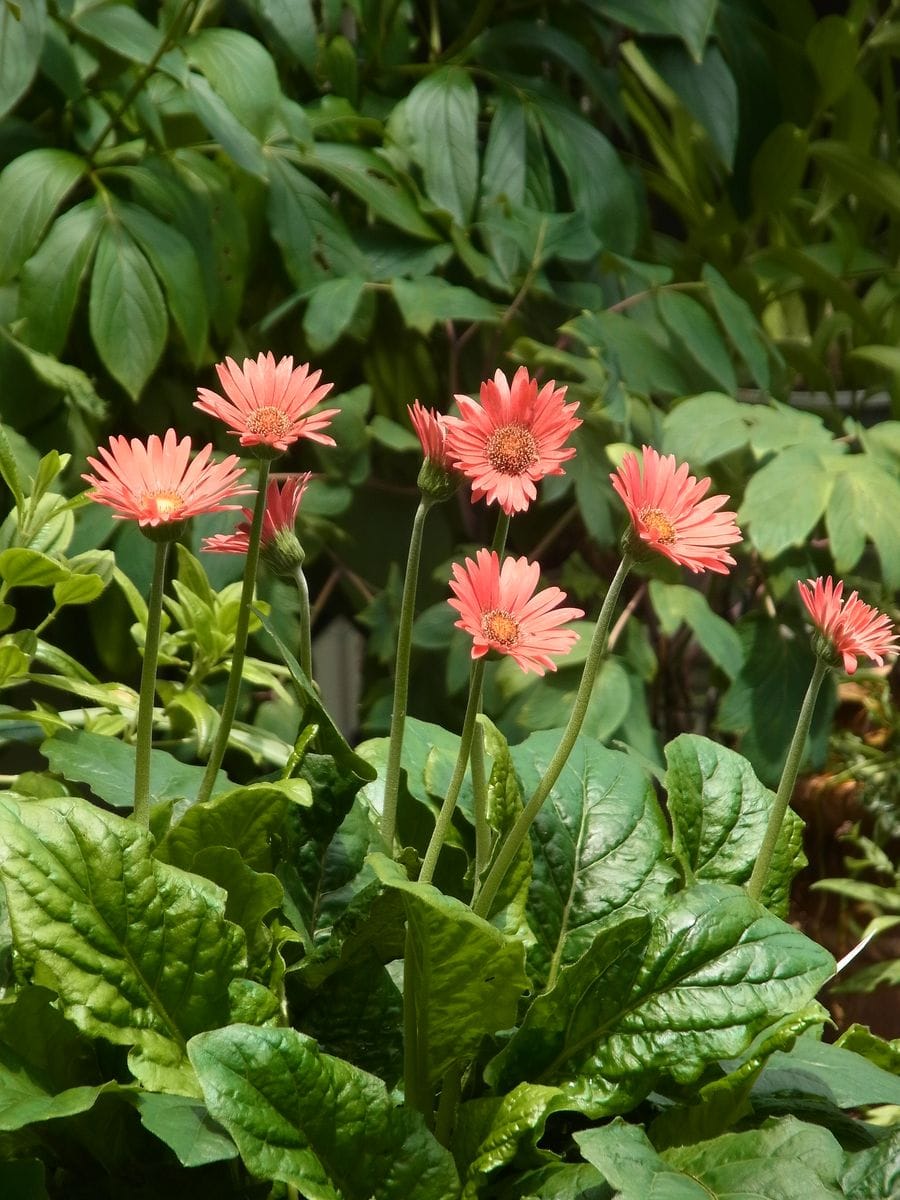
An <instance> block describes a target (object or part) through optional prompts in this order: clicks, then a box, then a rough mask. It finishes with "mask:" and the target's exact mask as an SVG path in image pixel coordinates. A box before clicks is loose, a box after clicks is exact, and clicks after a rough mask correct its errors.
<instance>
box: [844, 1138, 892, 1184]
mask: <svg viewBox="0 0 900 1200" xmlns="http://www.w3.org/2000/svg"><path fill="white" fill-rule="evenodd" d="M841 1195H842V1196H843V1197H844V1198H845V1200H885V1197H886V1196H887V1197H893V1196H897V1195H900V1129H895V1130H894V1131H893V1133H891V1134H889V1135H888V1136H887V1137H884V1138H882V1139H881V1140H880V1141H879V1142H878V1143H877V1145H875V1146H872V1147H871V1148H870V1149H868V1150H860V1151H859V1152H858V1153H857V1154H848V1155H847V1165H846V1169H845V1171H844V1174H843V1176H842V1177H841Z"/></svg>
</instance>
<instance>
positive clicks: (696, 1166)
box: [575, 1117, 843, 1200]
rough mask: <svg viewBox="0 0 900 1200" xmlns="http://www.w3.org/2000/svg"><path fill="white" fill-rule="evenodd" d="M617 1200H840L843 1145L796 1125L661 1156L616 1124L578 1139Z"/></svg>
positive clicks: (635, 1130) (634, 1129) (775, 1124)
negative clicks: (808, 1199)
mask: <svg viewBox="0 0 900 1200" xmlns="http://www.w3.org/2000/svg"><path fill="white" fill-rule="evenodd" d="M575 1140H576V1142H577V1143H578V1145H579V1147H580V1149H581V1152H582V1154H584V1156H585V1158H587V1159H588V1161H589V1162H591V1163H592V1164H593V1165H594V1166H595V1167H597V1169H598V1170H599V1171H601V1172H602V1174H603V1176H604V1178H606V1179H607V1180H608V1181H609V1183H610V1184H611V1185H612V1186H613V1187H614V1188H615V1189H616V1195H617V1196H619V1197H621V1200H646V1197H648V1196H651V1195H652V1196H653V1197H654V1200H656V1197H659V1200H726V1197H728V1198H732V1197H733V1198H735V1200H737V1198H738V1197H747V1200H749V1197H751V1196H752V1197H753V1198H754V1200H804V1198H805V1197H806V1198H808V1197H813V1196H814V1197H815V1198H816V1200H839V1198H840V1197H841V1196H842V1195H843V1193H842V1192H841V1191H840V1190H839V1176H840V1171H841V1168H842V1166H843V1163H842V1159H843V1153H842V1151H841V1147H840V1144H839V1143H838V1141H837V1140H836V1139H835V1137H834V1136H833V1135H832V1134H831V1133H829V1131H828V1130H827V1129H822V1128H820V1127H818V1126H816V1125H805V1124H804V1123H803V1122H802V1121H797V1120H795V1119H794V1118H793V1117H787V1118H786V1119H785V1120H783V1121H771V1122H767V1124H766V1125H764V1126H763V1127H762V1129H753V1130H749V1131H748V1132H746V1133H729V1134H724V1135H722V1136H721V1137H718V1138H715V1139H713V1140H712V1141H709V1142H700V1143H699V1144H698V1145H689V1146H679V1147H677V1148H675V1149H672V1150H668V1151H666V1152H665V1153H664V1154H663V1155H658V1154H657V1153H656V1151H655V1150H654V1149H653V1146H652V1145H651V1143H650V1140H649V1138H648V1137H647V1135H646V1133H644V1131H643V1129H641V1128H640V1126H637V1125H626V1124H624V1123H623V1122H621V1121H614V1122H613V1123H612V1124H611V1125H607V1126H605V1127H604V1128H602V1129H587V1130H585V1131H583V1132H582V1133H576V1134H575Z"/></svg>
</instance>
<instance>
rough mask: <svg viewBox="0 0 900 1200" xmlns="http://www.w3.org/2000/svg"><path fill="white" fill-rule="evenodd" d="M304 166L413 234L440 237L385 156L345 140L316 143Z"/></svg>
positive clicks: (403, 178)
mask: <svg viewBox="0 0 900 1200" xmlns="http://www.w3.org/2000/svg"><path fill="white" fill-rule="evenodd" d="M303 164H304V166H306V167H308V168H309V169H310V170H313V171H322V172H324V173H325V174H326V175H328V176H330V177H331V178H332V179H334V180H335V181H336V182H337V183H339V184H341V186H342V187H345V188H347V190H348V191H351V192H353V193H354V194H355V195H357V196H358V197H359V198H360V200H362V201H363V203H364V204H366V205H368V207H369V208H370V209H371V210H372V212H373V213H374V214H375V215H376V216H378V217H381V219H382V220H383V221H387V222H388V223H389V224H391V225H395V226H396V227H397V229H402V230H403V232H404V233H408V234H409V235H410V236H411V237H417V238H424V239H425V240H426V241H430V242H433V241H436V240H437V239H438V237H439V236H440V235H439V234H438V232H437V230H436V229H435V228H434V227H433V226H432V225H431V224H429V222H428V221H427V220H426V218H425V217H424V216H423V215H422V213H421V211H420V210H419V207H418V206H417V204H416V202H415V200H414V199H413V196H412V192H411V190H410V187H409V185H408V183H407V181H406V179H405V177H404V176H402V175H400V174H399V172H397V171H396V170H395V169H394V168H393V167H392V166H391V164H390V162H389V161H388V160H387V159H386V158H385V157H384V156H383V155H379V154H376V153H375V151H374V150H368V149H366V148H365V147H364V146H352V145H349V144H348V143H346V142H317V143H316V146H315V152H314V153H312V154H310V155H308V156H307V157H305V158H304V159H303Z"/></svg>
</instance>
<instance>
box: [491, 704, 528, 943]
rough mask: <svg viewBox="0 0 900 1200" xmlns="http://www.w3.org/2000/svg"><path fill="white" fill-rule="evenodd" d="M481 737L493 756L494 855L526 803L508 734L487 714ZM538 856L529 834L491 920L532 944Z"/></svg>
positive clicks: (511, 864)
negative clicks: (530, 907)
mask: <svg viewBox="0 0 900 1200" xmlns="http://www.w3.org/2000/svg"><path fill="white" fill-rule="evenodd" d="M479 724H480V726H481V737H482V738H483V741H484V748H485V751H486V753H487V754H488V755H489V756H490V758H491V760H492V766H491V773H490V776H489V777H488V781H487V812H486V816H487V822H488V825H489V827H490V828H491V830H492V831H493V834H494V838H493V843H494V844H493V851H494V855H492V856H491V863H492V861H493V857H494V856H495V855H496V854H497V853H498V852H499V849H500V847H501V845H502V843H503V841H504V839H505V838H506V836H507V834H508V833H509V831H510V830H511V829H512V827H513V826H514V825H515V823H516V821H517V820H518V818H519V816H520V815H521V813H522V809H523V807H524V805H523V800H522V789H521V786H520V785H519V780H518V778H517V776H516V771H515V767H514V766H513V761H512V755H511V754H510V752H509V746H508V745H507V742H506V738H505V737H504V736H503V734H502V733H500V731H499V730H498V729H497V727H496V726H495V725H493V724H492V722H491V721H489V720H488V719H487V717H485V716H483V715H482V716H480V717H479ZM533 865H534V858H533V855H532V850H531V839H530V838H526V839H525V841H524V842H523V843H522V845H521V847H520V848H519V850H518V851H517V853H516V855H515V857H514V858H513V860H512V862H511V863H510V864H509V867H508V869H507V872H506V875H505V876H504V879H503V882H502V883H501V885H500V887H499V889H498V891H497V894H496V896H495V897H494V902H493V904H492V906H491V911H490V912H489V913H487V914H486V915H487V917H488V920H490V922H491V924H492V925H494V926H495V927H496V928H497V929H500V930H501V932H503V933H507V934H512V935H514V936H516V937H518V938H520V939H521V940H522V942H523V943H524V944H525V945H526V946H528V945H530V944H532V943H533V941H534V936H533V934H532V932H531V930H530V928H529V926H528V919H527V916H526V907H527V902H528V891H529V888H530V887H531V882H532V868H533Z"/></svg>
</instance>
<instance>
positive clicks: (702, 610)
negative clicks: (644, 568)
mask: <svg viewBox="0 0 900 1200" xmlns="http://www.w3.org/2000/svg"><path fill="white" fill-rule="evenodd" d="M650 599H651V602H652V604H653V608H654V610H655V611H656V615H657V616H658V617H659V623H660V627H661V629H662V631H663V633H664V634H666V636H669V637H670V636H671V635H672V634H673V633H675V632H676V631H677V630H678V629H679V628H680V626H681V624H682V622H684V624H686V625H687V626H688V628H689V629H690V630H691V632H692V633H693V635H694V637H695V638H696V639H697V641H698V642H699V643H700V645H701V646H702V647H703V649H704V650H705V651H706V653H707V654H708V655H709V657H710V658H711V659H712V661H713V662H714V663H715V664H716V666H717V667H721V668H722V670H723V671H724V672H725V674H726V675H727V676H728V677H729V678H730V679H734V677H735V676H736V675H737V673H738V671H740V669H741V666H742V664H743V661H744V651H743V647H742V646H741V641H740V638H739V637H738V635H737V634H736V633H735V632H734V628H733V627H732V626H731V625H730V624H729V623H728V621H726V620H725V619H724V618H723V617H720V616H719V615H718V613H715V612H713V610H712V609H711V608H710V606H709V602H708V601H707V599H706V597H705V596H704V594H703V593H702V592H701V591H699V590H698V589H697V588H692V587H688V586H687V585H686V584H683V583H662V582H661V581H659V580H657V579H654V580H652V581H651V583H650Z"/></svg>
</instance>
